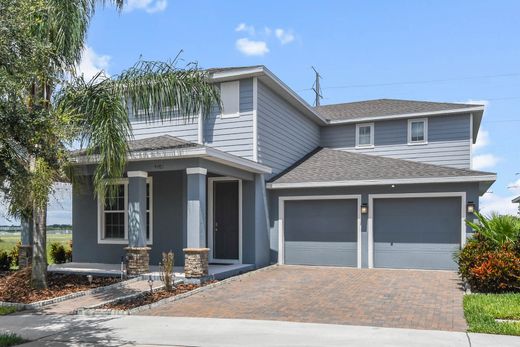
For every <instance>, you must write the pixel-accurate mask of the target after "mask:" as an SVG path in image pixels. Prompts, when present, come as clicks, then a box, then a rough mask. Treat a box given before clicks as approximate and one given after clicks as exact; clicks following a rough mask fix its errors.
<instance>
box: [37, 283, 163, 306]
mask: <svg viewBox="0 0 520 347" xmlns="http://www.w3.org/2000/svg"><path fill="white" fill-rule="evenodd" d="M161 285H162V283H161V281H154V282H153V287H154V288H157V287H158V286H161ZM148 290H150V286H149V284H148V281H146V280H139V281H130V282H128V283H125V284H124V285H123V286H120V287H115V288H110V289H108V290H106V291H102V292H98V293H94V294H88V295H85V296H80V297H77V298H74V299H70V300H65V301H62V302H58V303H55V304H52V305H48V306H43V307H42V309H41V310H39V311H40V312H42V313H44V314H73V313H74V311H76V310H77V309H79V308H82V307H89V306H93V305H99V304H101V303H103V302H106V301H109V300H114V299H117V298H120V297H123V296H126V295H131V294H137V293H141V292H143V291H148Z"/></svg>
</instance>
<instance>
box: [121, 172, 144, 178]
mask: <svg viewBox="0 0 520 347" xmlns="http://www.w3.org/2000/svg"><path fill="white" fill-rule="evenodd" d="M126 176H127V177H142V178H147V177H148V172H146V171H128V172H127V173H126Z"/></svg>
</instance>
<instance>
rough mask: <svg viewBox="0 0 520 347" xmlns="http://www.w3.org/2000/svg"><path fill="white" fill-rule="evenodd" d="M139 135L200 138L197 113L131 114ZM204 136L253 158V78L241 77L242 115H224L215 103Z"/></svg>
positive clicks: (227, 149)
mask: <svg viewBox="0 0 520 347" xmlns="http://www.w3.org/2000/svg"><path fill="white" fill-rule="evenodd" d="M130 119H131V124H132V131H133V134H134V137H135V138H136V139H142V138H147V137H154V136H160V135H164V134H168V135H171V136H175V137H178V138H181V139H183V140H187V141H192V142H197V140H198V128H199V124H198V123H199V121H198V117H196V116H195V117H191V118H190V119H184V118H183V117H180V116H179V117H175V118H173V119H171V120H170V119H168V120H164V121H161V120H159V119H155V120H151V121H143V120H136V119H135V118H134V117H132V116H131V117H130ZM203 139H204V143H205V144H207V145H208V146H211V147H214V148H217V149H219V150H222V151H225V152H229V153H231V154H234V155H237V156H240V157H244V158H247V159H252V158H253V80H252V79H251V78H249V79H243V80H240V116H239V117H234V118H225V119H222V118H221V117H220V114H219V112H218V108H217V107H215V108H214V109H213V110H212V112H211V113H210V114H209V115H208V116H207V118H206V119H204V121H203Z"/></svg>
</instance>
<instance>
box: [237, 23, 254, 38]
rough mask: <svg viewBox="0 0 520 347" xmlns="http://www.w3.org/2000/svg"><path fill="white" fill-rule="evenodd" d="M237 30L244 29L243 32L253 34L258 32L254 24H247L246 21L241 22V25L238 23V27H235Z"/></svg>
mask: <svg viewBox="0 0 520 347" xmlns="http://www.w3.org/2000/svg"><path fill="white" fill-rule="evenodd" d="M235 31H236V32H242V31H243V32H246V33H248V34H249V35H251V36H253V35H255V34H256V30H255V27H254V26H252V25H247V24H246V23H240V24H239V25H237V27H236V28H235Z"/></svg>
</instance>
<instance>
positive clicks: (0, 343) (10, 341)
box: [0, 334, 26, 347]
mask: <svg viewBox="0 0 520 347" xmlns="http://www.w3.org/2000/svg"><path fill="white" fill-rule="evenodd" d="M24 342H26V341H25V340H24V339H22V338H21V337H20V336H18V335H15V334H0V347H9V346H15V345H19V344H21V343H24Z"/></svg>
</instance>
